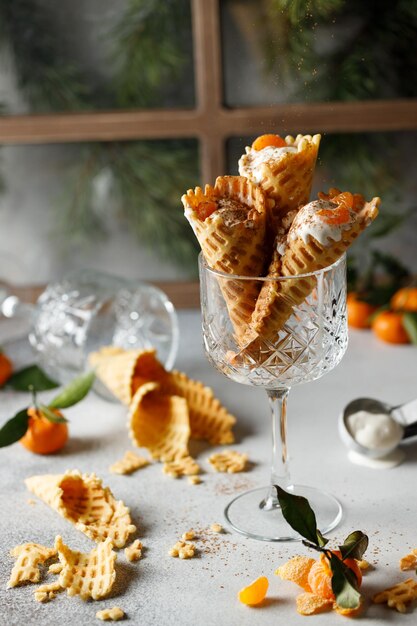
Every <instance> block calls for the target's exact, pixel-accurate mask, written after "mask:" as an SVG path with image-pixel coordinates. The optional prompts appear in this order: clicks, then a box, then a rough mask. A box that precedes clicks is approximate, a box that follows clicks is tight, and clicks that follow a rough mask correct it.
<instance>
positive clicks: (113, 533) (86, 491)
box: [25, 470, 136, 548]
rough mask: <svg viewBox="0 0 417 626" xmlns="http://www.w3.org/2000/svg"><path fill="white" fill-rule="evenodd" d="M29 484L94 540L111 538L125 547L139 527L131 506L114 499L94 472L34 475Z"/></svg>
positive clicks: (41, 497) (31, 489)
mask: <svg viewBox="0 0 417 626" xmlns="http://www.w3.org/2000/svg"><path fill="white" fill-rule="evenodd" d="M25 483H26V486H27V488H28V489H29V491H31V492H32V493H34V494H35V495H37V496H38V497H39V498H40V499H41V500H43V501H44V502H45V503H46V504H48V505H49V506H50V507H51V508H52V509H54V510H55V511H56V512H57V513H59V514H60V515H61V516H62V517H64V518H65V519H67V520H68V521H70V522H71V523H72V524H74V525H75V527H76V528H78V530H80V531H81V532H83V533H84V534H85V535H87V537H90V538H91V539H93V541H97V542H99V541H103V540H104V539H106V538H109V539H111V540H112V542H113V544H114V545H115V546H116V547H117V548H123V546H124V545H125V543H126V541H127V539H128V537H129V535H130V534H132V533H133V532H135V530H136V527H135V526H134V525H133V524H132V522H131V518H130V513H129V509H128V508H127V507H126V506H125V505H124V503H123V502H122V501H121V500H119V501H117V500H115V499H114V497H113V494H112V492H111V491H110V489H109V488H108V487H103V485H102V481H101V479H100V478H98V477H97V476H96V475H95V474H81V473H80V472H78V471H77V470H73V471H68V472H66V473H65V474H49V475H44V476H32V477H31V478H27V479H26V480H25Z"/></svg>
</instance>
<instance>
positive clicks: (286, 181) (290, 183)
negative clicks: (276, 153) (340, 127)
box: [239, 135, 321, 232]
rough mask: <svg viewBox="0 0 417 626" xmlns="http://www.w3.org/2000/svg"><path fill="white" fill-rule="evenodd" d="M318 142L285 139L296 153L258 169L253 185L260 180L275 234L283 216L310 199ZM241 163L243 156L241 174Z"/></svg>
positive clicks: (315, 137) (306, 137)
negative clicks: (295, 149)
mask: <svg viewBox="0 0 417 626" xmlns="http://www.w3.org/2000/svg"><path fill="white" fill-rule="evenodd" d="M320 139H321V136H320V135H313V136H311V135H297V137H295V138H294V137H292V136H291V135H288V136H287V137H286V138H285V141H286V144H287V146H292V147H295V148H297V152H286V153H285V154H283V155H282V156H281V157H280V158H279V160H278V161H276V162H266V163H262V164H261V165H259V166H258V168H257V177H256V178H257V180H256V182H258V181H259V179H260V182H259V185H260V186H261V188H262V189H263V190H264V192H265V195H266V197H267V200H268V208H269V210H270V218H271V225H272V228H273V230H274V232H276V231H277V227H278V225H279V223H280V222H281V219H282V217H283V215H285V214H286V213H288V212H289V211H292V210H295V209H297V208H298V207H300V206H303V205H304V204H306V203H307V202H308V200H309V198H310V193H311V186H312V182H313V174H314V169H315V165H316V160H317V154H318V150H319V145H320ZM250 150H252V148H246V151H247V152H250ZM244 159H245V156H243V157H242V159H241V161H240V162H239V166H240V167H239V170H240V172H242V171H243V170H242V167H241V163H242V161H243V160H244ZM246 175H247V174H246ZM249 178H250V174H249ZM254 182H255V181H254Z"/></svg>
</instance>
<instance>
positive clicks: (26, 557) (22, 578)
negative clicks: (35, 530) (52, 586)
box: [7, 543, 56, 588]
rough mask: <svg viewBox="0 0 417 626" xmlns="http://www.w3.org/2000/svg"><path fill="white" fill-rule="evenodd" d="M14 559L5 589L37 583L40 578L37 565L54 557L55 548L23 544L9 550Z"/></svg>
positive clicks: (36, 544)
mask: <svg viewBox="0 0 417 626" xmlns="http://www.w3.org/2000/svg"><path fill="white" fill-rule="evenodd" d="M10 554H11V556H13V557H15V558H16V562H15V564H14V566H13V569H12V572H11V574H10V580H9V582H8V583H7V587H8V588H10V587H16V586H17V585H20V584H22V583H25V582H31V583H37V582H39V580H40V578H41V572H40V570H39V565H40V564H44V563H45V562H46V561H48V559H50V558H52V557H53V556H55V555H56V550H55V548H47V547H45V546H41V545H40V544H38V543H24V544H22V545H20V546H16V547H15V548H13V549H12V550H10Z"/></svg>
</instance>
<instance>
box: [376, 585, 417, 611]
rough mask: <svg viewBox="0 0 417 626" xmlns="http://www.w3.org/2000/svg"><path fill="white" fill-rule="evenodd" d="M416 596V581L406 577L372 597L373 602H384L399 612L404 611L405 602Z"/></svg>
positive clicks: (405, 608) (408, 602)
mask: <svg viewBox="0 0 417 626" xmlns="http://www.w3.org/2000/svg"><path fill="white" fill-rule="evenodd" d="M416 598H417V582H416V581H415V580H413V578H407V580H404V581H402V582H400V583H397V584H396V585H394V586H393V587H388V589H384V591H381V592H380V593H377V594H375V595H374V597H373V598H372V602H374V603H375V604H382V603H384V602H386V604H387V606H389V607H390V608H392V609H396V610H397V611H398V612H399V613H405V612H406V610H407V604H410V602H412V601H413V600H415V599H416Z"/></svg>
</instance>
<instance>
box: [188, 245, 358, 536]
mask: <svg viewBox="0 0 417 626" xmlns="http://www.w3.org/2000/svg"><path fill="white" fill-rule="evenodd" d="M199 271H200V289H201V309H202V325H203V339H204V347H205V350H206V354H207V356H208V359H209V361H210V362H211V363H212V364H213V365H214V367H216V368H217V369H218V370H219V371H220V372H221V373H222V374H224V375H225V376H227V377H228V378H231V379H232V380H234V381H236V382H238V383H242V384H245V385H253V386H256V387H264V388H265V390H266V392H267V394H268V398H269V403H270V407H271V415H272V472H271V483H270V486H269V487H260V488H257V489H253V490H251V491H247V492H245V493H243V494H241V495H239V496H237V497H236V498H235V499H234V500H232V502H230V503H229V504H228V506H227V508H226V510H225V515H226V519H227V521H228V522H229V524H230V525H231V526H232V527H233V528H234V529H235V530H236V531H238V532H240V533H242V534H244V535H246V536H249V537H253V538H255V539H260V540H263V541H288V540H292V539H300V537H299V535H297V534H296V533H294V532H293V531H291V529H290V528H289V526H288V524H287V523H286V522H285V520H284V518H283V516H282V513H281V511H280V506H279V502H278V499H277V495H276V489H275V488H274V487H273V485H275V484H278V485H280V486H281V487H282V488H283V489H286V490H287V491H289V492H291V493H293V494H295V495H301V496H304V497H306V498H308V500H309V502H310V504H311V506H312V508H313V510H314V511H315V512H316V518H317V525H318V528H320V530H321V531H322V532H324V533H325V532H327V531H329V530H331V529H332V528H334V527H335V526H336V525H337V524H338V523H339V521H340V519H341V516H342V508H341V506H340V504H339V502H338V501H337V500H336V499H335V498H334V497H333V496H332V495H330V494H328V493H326V492H323V491H321V490H319V489H315V488H313V487H305V486H299V485H294V484H293V483H292V481H291V478H290V472H289V466H288V447H287V438H286V423H287V398H288V394H289V391H290V388H291V387H292V386H293V385H299V384H301V383H305V382H309V381H313V380H316V379H318V378H320V377H321V376H323V375H324V374H326V372H329V371H330V370H331V369H333V368H334V367H335V366H336V365H337V364H338V363H339V362H340V360H341V359H342V357H343V355H344V353H345V351H346V347H347V341H348V334H347V316H346V259H345V257H344V256H343V257H342V258H340V259H339V260H338V261H336V262H335V263H334V264H333V265H331V266H329V267H326V268H324V269H321V270H319V271H317V272H313V273H311V274H304V275H299V276H287V277H286V276H283V277H279V278H267V277H265V278H253V277H249V276H248V277H245V276H235V275H230V274H224V273H222V272H219V271H215V270H213V269H211V268H210V267H209V266H208V265H207V263H206V261H205V260H204V257H203V255H202V254H200V257H199ZM306 279H307V280H308V281H309V285H310V286H311V291H310V293H309V295H308V296H307V297H306V298H305V299H304V300H303V301H302V302H300V298H299V297H297V296H296V295H295V296H294V300H293V302H291V293H293V294H299V293H300V290H298V288H297V286H299V287H300V288H301V281H304V283H303V284H304V285H305V280H306ZM248 281H251V283H252V287H253V286H255V287H256V288H255V289H253V288H251V289H249V290H247V285H248ZM267 281H276V285H275V287H276V291H278V292H279V291H281V292H282V291H285V293H287V294H288V296H287V302H286V304H287V305H288V304H289V309H288V310H289V316H288V319H287V320H286V321H285V323H284V324H283V325H282V326H281V327H280V328H277V330H276V331H275V332H273V333H272V334H271V333H268V335H267V337H265V338H264V337H262V336H259V338H258V341H257V347H256V350H246V351H245V349H243V350H242V345H241V342H240V344H239V341H238V337H237V336H236V327H235V326H234V324H233V321H232V319H231V316H230V309H231V303H230V300H229V301H228V298H230V294H231V293H233V294H239V293H244V292H245V291H246V292H248V291H250V292H251V293H257V292H259V291H260V290H261V288H262V286H263V285H265V283H266V282H267ZM284 283H286V285H285V289H283V287H284ZM288 287H290V288H288ZM234 321H235V320H234ZM236 355H238V356H236Z"/></svg>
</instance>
